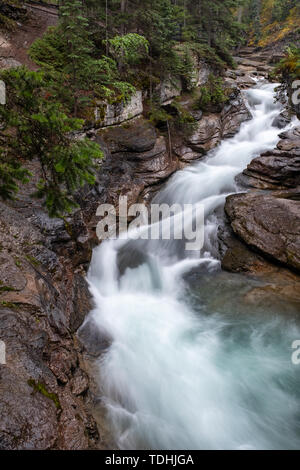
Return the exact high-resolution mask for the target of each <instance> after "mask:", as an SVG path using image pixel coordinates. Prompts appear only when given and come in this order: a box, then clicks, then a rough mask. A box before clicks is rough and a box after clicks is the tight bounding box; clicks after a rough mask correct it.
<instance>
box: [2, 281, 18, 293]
mask: <svg viewBox="0 0 300 470" xmlns="http://www.w3.org/2000/svg"><path fill="white" fill-rule="evenodd" d="M15 290H16V289H14V288H13V287H10V286H4V285H3V283H2V282H1V281H0V293H1V292H15Z"/></svg>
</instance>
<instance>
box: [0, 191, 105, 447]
mask: <svg viewBox="0 0 300 470" xmlns="http://www.w3.org/2000/svg"><path fill="white" fill-rule="evenodd" d="M27 191H28V189H27ZM29 192H30V189H29ZM36 204H37V202H35V201H32V200H30V199H29V198H28V196H27V194H26V193H25V191H21V193H20V195H19V201H16V202H15V203H11V204H10V205H6V204H3V203H0V339H1V341H3V342H4V343H5V349H6V364H0V448H1V449H88V448H99V447H100V444H99V443H100V440H99V434H98V429H97V426H96V423H95V421H94V419H93V418H92V416H91V415H90V413H89V411H88V408H87V403H88V400H89V392H88V387H89V384H88V379H87V377H86V374H85V373H84V371H83V370H82V365H81V346H80V345H79V344H78V343H77V340H76V338H75V336H74V333H75V331H76V330H77V328H78V327H79V326H80V325H81V324H82V322H83V319H84V317H85V315H86V314H87V313H88V311H89V310H90V308H91V304H90V295H89V291H88V288H87V284H86V281H85V272H84V270H83V269H82V267H81V266H80V256H79V257H78V254H79V253H80V251H81V248H80V244H79V243H78V242H77V241H76V237H78V239H79V240H80V236H83V235H84V232H85V228H84V224H83V223H81V224H80V223H79V221H78V217H77V220H76V217H74V219H73V220H72V219H70V220H69V222H70V226H69V232H68V231H67V230H66V228H65V226H64V223H63V222H62V220H59V219H49V218H48V217H47V216H46V214H45V213H44V212H43V211H42V209H41V208H40V207H38V206H37V205H36ZM72 260H73V261H74V263H73V261H72Z"/></svg>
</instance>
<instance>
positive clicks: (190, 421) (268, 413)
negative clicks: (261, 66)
mask: <svg viewBox="0 0 300 470" xmlns="http://www.w3.org/2000/svg"><path fill="white" fill-rule="evenodd" d="M274 89H275V85H274V84H268V83H266V82H264V84H258V86H257V87H255V88H253V89H250V90H247V91H246V92H245V94H246V98H247V100H248V103H249V107H250V110H251V113H252V115H253V119H252V120H251V121H248V122H246V123H243V124H242V126H241V129H240V131H239V132H238V134H237V135H236V136H235V137H233V138H231V139H228V140H225V141H223V142H222V144H221V145H220V146H219V147H218V148H217V149H215V150H214V151H212V152H210V153H209V155H207V156H206V157H205V159H203V160H201V161H199V162H197V163H195V164H193V165H191V166H189V167H186V168H185V169H184V170H182V171H178V172H177V173H176V174H175V175H174V176H173V177H172V178H171V179H170V180H169V181H168V183H167V184H166V186H165V188H164V189H163V190H162V191H160V193H159V194H157V195H156V197H155V200H154V202H156V203H162V202H164V203H168V204H171V203H180V204H198V203H201V204H203V205H204V207H205V244H204V247H203V249H202V250H201V252H200V254H199V252H191V251H185V249H184V244H183V243H184V241H180V240H149V241H147V240H134V241H132V240H131V241H125V240H110V241H105V242H103V243H102V244H101V245H100V246H99V247H97V248H96V249H95V250H94V253H93V258H92V263H91V267H90V271H89V276H88V279H89V283H90V288H91V292H92V294H93V297H94V301H95V304H96V308H95V309H94V310H93V311H92V312H91V313H90V315H89V317H88V319H87V322H92V323H93V328H97V329H98V330H99V332H100V333H101V335H103V336H104V337H105V338H108V339H109V341H110V346H109V348H108V349H107V351H106V352H105V353H104V354H102V356H101V358H100V359H99V361H98V371H99V383H100V386H101V391H102V392H101V393H102V394H103V397H104V401H105V405H106V408H107V412H108V419H109V423H110V425H111V428H112V431H113V434H114V437H115V440H116V442H117V445H118V447H119V448H121V449H190V450H191V449H296V448H299V443H300V374H299V366H298V368H297V367H296V366H295V365H293V364H292V361H291V355H292V349H291V344H292V342H293V341H294V340H295V339H300V326H299V321H297V317H296V316H294V315H292V314H291V312H290V309H289V305H287V304H284V303H283V304H282V305H281V304H280V303H276V304H272V305H264V304H263V303H257V304H255V303H251V302H250V303H247V302H246V301H245V296H246V295H247V292H249V291H250V290H251V289H253V288H255V286H257V285H258V284H259V281H257V280H255V279H253V278H249V277H246V276H243V275H240V274H232V273H226V272H224V271H222V270H221V267H220V260H219V255H218V241H217V230H218V225H219V224H220V223H221V221H222V218H224V213H223V210H222V208H223V206H224V201H225V198H226V196H227V195H228V194H231V193H234V192H236V191H237V190H238V188H237V185H236V183H235V176H236V175H237V174H239V173H240V172H241V171H242V170H243V169H244V168H245V167H246V166H247V164H248V163H249V162H250V161H251V160H252V158H253V157H254V156H257V155H259V154H260V153H261V152H263V151H266V150H269V149H273V148H274V147H275V146H276V144H277V142H278V140H279V137H278V135H279V133H280V132H282V131H280V130H279V129H277V128H275V127H272V122H273V120H274V118H275V117H276V116H277V115H278V114H279V113H280V104H278V103H277V104H275V103H274Z"/></svg>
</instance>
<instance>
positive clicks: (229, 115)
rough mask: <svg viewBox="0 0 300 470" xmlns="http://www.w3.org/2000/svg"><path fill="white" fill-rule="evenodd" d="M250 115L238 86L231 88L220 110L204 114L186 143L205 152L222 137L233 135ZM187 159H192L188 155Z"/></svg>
mask: <svg viewBox="0 0 300 470" xmlns="http://www.w3.org/2000/svg"><path fill="white" fill-rule="evenodd" d="M251 117H252V116H251V113H250V111H249V109H248V108H247V106H246V103H245V100H244V98H243V95H242V93H241V92H240V90H239V89H238V88H233V90H232V95H231V97H230V101H229V102H228V103H227V104H226V105H225V106H224V107H223V109H222V111H221V112H220V113H218V114H205V115H204V116H203V117H202V118H201V119H200V121H198V125H197V129H196V131H195V132H194V133H193V135H192V136H191V137H189V138H187V142H186V143H187V145H188V147H190V148H191V149H192V150H193V151H195V152H198V153H200V154H201V153H202V154H205V153H207V152H208V151H209V150H212V149H213V148H214V147H216V146H217V145H219V143H220V142H221V140H222V139H224V138H229V137H233V136H234V135H235V134H236V133H237V132H238V130H239V128H240V126H241V124H242V123H243V122H245V121H248V120H250V119H251ZM186 153H188V152H186ZM189 153H190V152H189ZM188 159H189V160H191V159H192V158H191V157H190V155H189V158H188Z"/></svg>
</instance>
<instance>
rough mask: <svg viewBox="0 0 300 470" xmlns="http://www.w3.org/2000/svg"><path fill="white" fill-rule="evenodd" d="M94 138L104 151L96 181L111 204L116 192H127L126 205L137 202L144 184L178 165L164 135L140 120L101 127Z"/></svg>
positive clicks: (166, 176)
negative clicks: (159, 134) (122, 125)
mask: <svg viewBox="0 0 300 470" xmlns="http://www.w3.org/2000/svg"><path fill="white" fill-rule="evenodd" d="M96 140H97V141H98V142H99V144H100V146H101V147H102V149H103V150H104V152H105V161H104V163H103V165H102V167H101V175H100V176H99V178H100V183H99V184H100V186H101V187H103V188H105V202H108V203H111V204H114V205H117V201H118V199H119V196H120V195H127V196H128V203H129V204H133V203H135V202H137V200H138V199H139V197H140V196H141V195H142V193H143V191H144V190H145V189H146V188H147V187H149V186H152V185H154V184H157V183H159V182H162V181H164V180H165V179H166V178H168V177H169V176H170V175H171V174H172V173H173V172H174V171H175V170H176V169H177V167H178V163H177V159H176V157H175V158H174V157H172V154H171V153H170V152H169V150H168V149H167V144H166V139H165V137H163V136H158V135H157V134H156V131H155V128H154V127H153V126H152V125H151V124H150V123H148V122H147V121H145V120H144V119H138V120H135V121H134V122H132V123H131V124H130V125H128V126H126V127H116V128H109V129H106V130H102V131H100V132H99V133H98V135H97V137H96Z"/></svg>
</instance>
